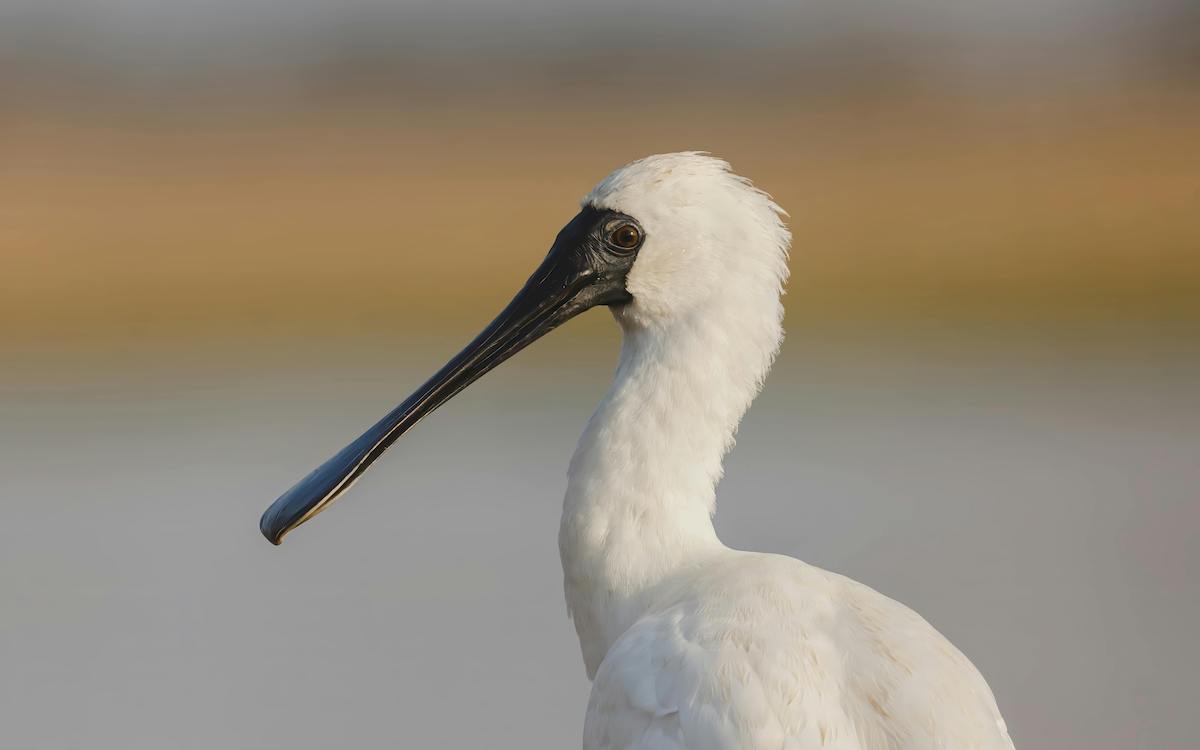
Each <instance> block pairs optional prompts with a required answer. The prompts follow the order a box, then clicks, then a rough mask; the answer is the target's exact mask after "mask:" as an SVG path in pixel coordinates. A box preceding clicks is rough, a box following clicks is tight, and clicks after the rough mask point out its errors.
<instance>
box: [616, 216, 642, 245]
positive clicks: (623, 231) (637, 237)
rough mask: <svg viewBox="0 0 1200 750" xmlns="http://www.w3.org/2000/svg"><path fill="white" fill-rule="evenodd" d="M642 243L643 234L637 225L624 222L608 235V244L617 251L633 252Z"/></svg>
mask: <svg viewBox="0 0 1200 750" xmlns="http://www.w3.org/2000/svg"><path fill="white" fill-rule="evenodd" d="M641 242H642V232H641V230H640V229H638V228H637V225H636V224H630V223H629V222H624V223H622V224H618V225H617V226H615V227H614V228H613V230H612V231H611V232H609V233H608V243H609V244H610V245H612V246H613V247H614V248H616V249H617V250H633V249H634V248H636V247H637V246H638V245H640V244H641Z"/></svg>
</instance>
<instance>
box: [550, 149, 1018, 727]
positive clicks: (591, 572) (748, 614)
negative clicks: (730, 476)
mask: <svg viewBox="0 0 1200 750" xmlns="http://www.w3.org/2000/svg"><path fill="white" fill-rule="evenodd" d="M584 204H585V205H588V204H590V205H593V206H595V207H597V208H601V209H613V210H617V211H621V212H623V213H625V214H628V215H630V216H633V217H636V218H637V219H638V220H639V221H640V222H641V223H642V225H643V226H644V227H645V230H646V240H645V244H644V246H643V247H642V249H641V251H640V253H639V255H638V257H637V260H636V261H635V263H634V265H633V267H632V269H631V270H630V272H629V277H628V290H629V292H630V293H631V295H632V297H633V302H631V303H630V304H628V305H625V306H622V307H618V308H614V316H615V317H616V319H617V322H618V323H619V324H620V326H621V328H622V331H623V335H624V337H623V343H622V349H621V358H620V364H619V366H618V368H617V373H616V377H615V380H614V382H613V384H612V387H611V388H610V390H609V392H608V394H607V395H606V396H605V397H604V399H603V401H602V402H601V404H600V406H599V408H598V409H597V411H596V413H595V415H594V416H593V417H592V419H591V420H590V421H589V423H588V426H587V428H586V430H585V431H584V434H583V436H582V438H581V439H580V442H579V447H578V449H577V450H576V453H575V456H574V458H573V459H572V462H571V468H570V472H569V481H568V489H567V494H566V498H565V501H564V508H563V518H562V526H561V530H560V535H559V542H560V549H561V553H562V562H563V571H564V575H565V588H566V597H567V605H568V608H569V610H570V613H571V615H572V617H573V619H574V621H575V625H576V629H577V631H578V633H579V639H580V645H581V648H582V650H583V658H584V663H585V665H586V668H587V673H588V676H589V677H590V678H592V680H593V687H592V694H591V699H590V701H589V704H588V709H587V718H586V721H585V727H584V739H583V745H584V748H585V750H618V749H620V750H632V749H634V748H636V749H638V750H667V749H674V748H687V749H688V750H733V749H734V748H739V749H746V748H751V749H754V750H758V749H765V748H772V749H786V750H817V749H818V748H832V749H836V750H883V749H885V748H887V749H896V750H901V749H903V750H917V749H918V748H919V749H925V748H929V749H933V748H939V749H946V750H950V749H957V750H966V749H968V748H979V749H981V750H993V749H995V750H1002V749H1005V748H1008V749H1010V750H1011V748H1012V742H1011V740H1010V739H1009V737H1008V734H1007V731H1006V729H1005V725H1004V721H1003V720H1002V719H1001V717H1000V713H999V711H998V710H997V708H996V704H995V700H994V699H993V697H992V694H991V691H990V690H989V689H988V687H987V684H986V683H985V682H984V680H983V678H982V677H981V676H980V675H979V673H978V672H977V671H976V670H975V668H974V667H973V666H972V665H971V663H970V662H969V661H968V660H967V659H966V657H964V656H963V655H962V654H961V653H960V652H959V651H958V650H957V649H955V648H954V646H952V645H951V644H950V643H949V642H948V641H947V640H946V639H945V638H943V637H942V636H941V634H939V633H938V632H937V631H936V630H934V629H933V628H932V627H931V626H930V625H929V624H928V623H926V622H925V621H924V620H923V619H921V618H920V617H919V616H918V615H916V614H915V613H913V612H912V611H911V610H909V609H907V608H906V607H904V606H903V605H901V604H899V603H897V602H895V601H893V600H891V599H888V598H887V597H885V596H883V595H881V594H878V593H876V592H875V591H873V590H871V589H870V588H867V587H866V586H863V585H862V584H859V583H856V582H854V581H851V580H849V579H847V578H844V577H842V576H839V575H836V574H833V573H828V572H826V571H823V570H820V569H818V568H814V567H812V566H810V565H806V564H805V563H802V562H800V561H798V560H794V559H791V558H788V557H783V556H779V555H769V554H760V553H754V552H742V551H737V550H732V549H729V548H727V547H725V546H724V545H723V544H721V542H720V540H718V539H717V536H716V533H715V531H714V530H713V525H712V521H711V517H712V513H713V509H714V499H715V488H716V484H717V482H718V480H719V479H720V477H721V471H722V469H721V465H722V461H723V458H724V456H725V454H726V452H727V451H728V450H729V448H730V447H731V446H732V444H733V436H734V433H735V431H736V429H737V425H738V422H739V421H740V420H741V417H742V415H743V414H744V413H745V411H746V409H747V408H748V407H749V405H750V402H751V400H752V399H753V398H754V396H755V395H756V394H757V392H758V390H759V387H760V385H761V383H762V380H763V378H764V376H765V375H766V373H767V370H768V369H769V368H770V365H771V362H772V360H773V359H774V356H775V353H776V351H777V349H778V347H779V344H780V341H781V340H782V336H783V329H782V325H781V322H782V315H783V307H782V305H781V302H780V295H781V294H782V287H783V284H784V282H785V280H786V278H787V249H788V245H789V242H790V235H789V234H788V231H787V229H786V228H785V227H784V225H783V223H782V221H781V219H780V214H781V211H780V209H779V207H778V206H776V205H775V204H774V203H773V202H772V201H771V199H770V198H769V197H768V196H767V195H766V194H764V193H762V192H760V191H758V190H756V189H755V188H753V187H752V186H751V185H750V183H749V182H747V181H746V180H744V179H742V178H740V177H737V176H735V175H734V174H732V173H731V172H730V171H729V168H728V165H727V164H726V163H725V162H723V161H720V160H718V159H714V158H712V157H709V156H706V155H702V154H697V153H681V154H666V155H660V156H652V157H649V158H646V159H642V160H640V161H636V162H633V163H632V164H629V165H627V166H625V167H622V168H621V169H619V170H617V171H616V172H614V173H613V174H611V175H610V176H609V177H607V178H606V179H605V180H604V181H602V182H601V183H600V184H599V185H598V186H597V187H596V188H595V189H594V190H593V191H592V192H591V193H590V194H589V195H588V196H586V197H585V199H584Z"/></svg>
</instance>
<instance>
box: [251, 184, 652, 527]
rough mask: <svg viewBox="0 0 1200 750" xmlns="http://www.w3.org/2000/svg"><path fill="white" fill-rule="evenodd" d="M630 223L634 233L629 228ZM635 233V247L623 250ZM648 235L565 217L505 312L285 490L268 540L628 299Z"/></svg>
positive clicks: (589, 215)
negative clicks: (481, 383)
mask: <svg viewBox="0 0 1200 750" xmlns="http://www.w3.org/2000/svg"><path fill="white" fill-rule="evenodd" d="M630 226H632V227H633V228H634V229H636V233H632V232H630ZM635 234H636V238H637V240H636V244H635V245H634V246H632V247H628V245H629V244H630V238H631V237H633V236H634V235H635ZM644 241H645V232H644V231H643V230H642V228H641V226H640V225H639V224H638V223H637V221H635V220H634V219H633V218H632V217H629V216H626V215H625V214H622V213H619V212H616V211H609V210H602V209H596V208H592V207H591V206H588V207H586V208H584V209H583V210H582V211H580V212H579V214H578V215H577V216H576V217H575V218H574V219H572V220H571V221H570V223H569V224H567V225H566V226H565V227H563V229H562V231H560V232H559V233H558V237H557V238H556V239H555V240H554V245H553V246H552V247H551V248H550V252H549V254H547V255H546V259H545V260H544V261H542V264H541V265H540V266H538V269H537V270H536V271H534V273H533V275H532V276H531V277H529V281H527V282H526V283H525V286H524V287H523V288H522V289H521V291H520V292H518V293H517V296H516V297H514V298H513V300H512V302H510V303H509V304H508V307H506V308H504V312H502V313H500V315H499V316H498V317H497V318H496V319H495V320H494V321H492V323H491V325H489V326H488V327H487V328H485V329H484V331H483V333H481V334H479V336H477V337H476V338H475V340H474V341H472V342H471V343H470V344H468V345H467V347H466V348H465V349H463V350H462V351H461V352H459V353H458V355H457V356H455V357H454V358H453V359H451V360H450V361H449V362H448V363H446V365H445V366H444V367H443V368H442V369H441V370H439V371H438V373H437V374H436V375H434V376H433V377H432V378H430V379H429V380H428V381H427V382H426V383H425V384H424V385H422V386H421V387H420V388H418V389H417V390H416V392H415V393H413V394H412V395H411V396H409V397H408V399H407V400H405V402H404V403H402V404H400V405H399V406H397V407H396V408H395V409H393V410H392V411H391V412H389V413H388V414H387V416H385V417H384V418H383V419H381V420H379V422H377V423H376V424H375V425H374V426H373V427H371V428H370V429H369V430H367V431H366V432H364V433H363V434H362V435H361V436H360V437H359V438H358V439H357V440H355V441H354V442H352V443H350V444H349V445H347V446H346V447H345V448H343V449H342V450H341V451H339V452H338V454H337V455H335V456H334V457H333V458H331V459H329V460H328V461H326V462H325V463H323V464H321V465H320V466H318V467H317V468H316V469H315V470H314V471H313V472H312V473H311V474H309V475H308V476H306V477H305V478H303V479H301V480H300V481H299V482H298V483H297V484H296V485H295V486H294V487H292V488H291V489H290V490H288V491H287V492H285V493H283V495H281V496H280V497H279V499H278V500H276V501H275V502H274V503H272V504H271V507H270V508H267V511H266V512H265V513H263V516H262V520H261V521H259V528H260V529H261V530H262V533H263V536H265V537H266V538H267V540H268V541H270V542H271V543H272V544H279V543H280V542H281V541H283V537H284V535H285V534H287V533H288V532H289V531H291V530H292V529H294V528H296V527H297V526H299V525H300V524H302V523H304V522H305V521H307V520H308V519H310V518H312V517H313V516H314V515H316V514H317V513H319V512H320V511H322V510H324V509H325V507H326V506H328V505H329V503H330V502H332V501H333V500H334V499H336V498H337V497H338V496H339V495H341V494H342V493H343V492H345V491H346V490H347V489H349V488H350V485H351V484H353V483H354V481H355V480H356V479H358V477H359V476H361V475H362V473H363V472H364V471H366V470H367V467H369V466H370V465H371V464H372V463H374V461H375V459H377V458H379V456H381V455H382V454H383V452H384V451H385V450H387V449H388V446H390V445H391V444H392V443H394V442H396V440H397V439H398V438H399V437H400V436H401V435H403V434H404V433H405V432H407V431H408V430H409V429H410V428H411V427H412V426H413V425H415V424H416V423H417V422H419V421H421V419H422V418H423V417H424V416H425V415H427V414H429V413H430V412H432V411H433V410H434V409H437V408H438V407H439V406H441V405H442V404H444V403H446V402H447V401H449V400H450V399H451V398H453V397H454V395H455V394H457V393H458V392H459V391H461V390H463V389H464V388H466V387H467V386H469V385H470V384H471V383H474V382H475V381H476V380H478V379H479V378H481V377H483V375H484V374H486V373H487V372H488V371H489V370H491V369H492V368H493V367H496V366H497V365H499V364H500V363H501V362H503V361H504V360H506V359H508V358H509V357H511V356H512V355H514V354H516V353H517V352H519V351H521V350H522V349H524V348H525V347H526V346H528V345H529V344H531V343H533V342H534V341H536V340H537V339H539V338H541V337H542V336H544V335H546V334H547V333H549V332H550V331H552V330H554V329H555V328H557V327H558V326H560V325H562V324H563V323H565V322H566V321H568V320H570V319H571V318H573V317H575V316H576V315H578V314H579V313H581V312H583V311H585V310H587V309H589V308H592V307H596V306H597V305H623V304H626V303H628V302H630V301H631V300H632V297H631V296H630V294H629V292H628V291H626V289H625V281H626V277H627V276H628V274H629V269H630V268H631V267H632V266H633V261H634V259H635V258H636V257H637V253H638V250H639V249H640V248H641V245H642V243H643V242H644Z"/></svg>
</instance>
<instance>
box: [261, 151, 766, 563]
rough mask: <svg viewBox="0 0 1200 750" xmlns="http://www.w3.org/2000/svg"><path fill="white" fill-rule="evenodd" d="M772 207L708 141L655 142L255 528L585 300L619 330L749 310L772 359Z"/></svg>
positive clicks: (347, 480) (359, 461) (312, 495)
mask: <svg viewBox="0 0 1200 750" xmlns="http://www.w3.org/2000/svg"><path fill="white" fill-rule="evenodd" d="M780 214H781V211H780V209H779V207H778V206H776V205H775V204H774V203H773V202H772V201H771V199H770V198H769V197H768V196H767V195H766V194H765V193H763V192H761V191H759V190H757V189H755V188H754V187H753V186H751V185H750V183H749V182H748V181H746V180H744V179H743V178H740V177H738V176H736V175H734V174H733V173H732V172H731V171H730V170H729V165H728V164H726V163H725V162H724V161H721V160H720V159H716V158H713V157H711V156H707V155H704V154H700V153H695V152H685V153H677V154H663V155H658V156H650V157H647V158H645V159H641V160H639V161H635V162H632V163H630V164H628V165H626V166H624V167H621V168H620V169H618V170H616V171H615V172H613V173H612V174H610V175H609V176H608V177H606V178H605V179H604V180H603V181H601V182H600V184H598V185H597V186H596V187H595V188H594V189H593V190H592V191H591V192H590V193H589V194H588V195H587V196H586V197H585V198H584V200H583V206H582V210H580V212H579V213H578V214H577V215H576V216H575V217H574V218H573V219H571V221H570V222H568V223H567V225H566V226H564V227H563V229H562V230H561V231H560V232H559V233H558V236H557V237H556V238H555V240H554V243H553V245H552V246H551V248H550V251H549V253H548V254H547V255H546V257H545V259H544V260H543V261H542V263H541V265H540V266H539V267H538V268H537V270H536V271H534V273H533V275H532V276H530V278H529V280H528V281H527V282H526V283H525V286H524V287H522V289H521V290H520V291H519V292H518V293H517V295H516V296H515V297H514V298H513V300H512V302H510V303H509V305H508V306H507V307H506V308H505V309H504V310H503V311H502V312H501V313H500V315H499V316H498V317H497V318H496V319H495V320H494V321H492V323H491V324H490V325H489V326H488V327H487V328H486V329H484V331H483V332H482V333H480V334H479V336H477V337H476V338H475V340H474V341H472V342H471V343H470V344H468V345H467V347H466V348H465V349H463V350H462V351H461V352H460V353H459V354H458V355H456V356H455V357H454V358H453V359H451V360H450V361H449V362H448V363H446V365H445V366H444V367H442V369H441V370H439V371H438V372H437V373H436V374H435V375H434V376H433V377H432V378H430V379H429V380H428V381H427V382H426V383H425V384H424V385H422V386H421V387H420V388H418V389H417V390H416V392H414V393H413V394H412V395H411V396H409V398H408V399H407V400H406V401H405V402H404V403H402V404H400V405H399V406H397V407H396V408H395V409H393V410H392V411H391V412H389V413H388V414H387V415H386V416H384V417H383V419H381V420H379V422H377V423H376V424H375V425H374V426H372V427H371V428H370V429H368V430H367V431H366V432H365V433H363V434H362V435H361V436H360V437H359V438H358V439H356V440H354V441H353V442H352V443H350V444H349V445H347V446H346V447H345V448H343V449H342V450H341V451H339V452H338V453H337V454H336V455H335V456H333V457H332V458H330V459H329V460H328V461H326V462H325V463H324V464H322V465H321V466H319V467H317V469H316V470H314V471H313V472H312V473H310V474H309V475H308V476H306V477H305V478H304V479H302V480H300V481H299V482H298V483H297V484H296V485H295V486H293V487H292V488H291V489H290V490H288V491H287V492H285V493H284V494H283V495H281V496H280V497H279V499H277V500H276V501H275V502H274V503H273V504H272V505H271V507H269V508H268V509H267V511H266V512H265V513H264V514H263V516H262V520H261V521H260V523H259V527H260V529H261V530H262V533H263V535H264V536H266V537H267V539H268V540H270V541H271V542H272V543H274V544H279V543H280V542H281V541H282V539H283V537H284V535H285V534H287V533H288V532H289V531H291V530H292V529H294V528H295V527H297V526H299V525H300V524H302V523H304V522H305V521H307V520H309V519H310V518H312V517H313V516H315V515H316V514H317V513H319V512H320V511H322V510H323V509H325V508H326V507H328V505H329V504H330V503H331V502H332V501H333V500H334V499H336V498H337V497H339V496H340V495H341V494H342V493H344V492H345V491H346V490H347V489H349V487H350V486H351V485H352V484H353V483H354V482H355V481H356V480H357V479H358V478H359V477H360V476H361V475H362V474H363V472H365V471H366V470H367V468H368V467H369V466H370V465H371V464H372V463H373V462H374V461H375V460H376V459H377V458H379V456H380V455H382V453H383V452H384V451H385V450H387V448H388V447H389V446H390V445H392V443H394V442H395V441H396V440H397V439H398V438H399V437H400V436H401V435H403V434H404V433H405V432H407V431H408V430H409V429H410V428H411V427H412V426H413V425H415V424H416V423H417V422H419V421H420V420H421V419H422V418H423V417H425V416H426V415H428V414H429V413H431V412H432V411H434V410H435V409H437V408H438V407H439V406H441V405H442V404H443V403H445V402H446V401H448V400H449V399H450V398H452V397H453V396H454V395H455V394H457V393H459V392H460V391H462V390H463V389H464V388H466V387H467V386H469V385H470V384H471V383H473V382H475V381H476V380H477V379H479V378H480V377H482V376H483V375H484V374H486V373H487V372H488V371H490V370H491V369H492V368H494V367H496V366H497V365H499V364H500V363H501V362H503V361H505V360H506V359H508V358H509V357H511V356H512V355H513V354H515V353H517V352H518V351H520V350H521V349H523V348H525V347H526V346H528V345H529V344H531V343H532V342H534V341H536V340H537V339H538V338H540V337H542V336H544V335H545V334H547V333H549V332H550V331H552V330H554V329H555V328H557V327H558V326H559V325H561V324H563V323H564V322H566V321H567V320H570V319H571V318H573V317H575V316H576V315H578V314H580V313H582V312H584V311H585V310H588V309H590V308H592V307H597V306H608V307H610V308H612V310H613V313H614V315H615V316H616V318H617V320H618V322H619V323H620V324H621V325H622V326H623V327H624V328H625V329H626V330H630V329H654V330H656V331H660V332H665V334H666V335H670V331H671V330H672V328H673V327H674V326H676V325H679V324H685V325H692V326H695V325H704V324H705V319H702V318H698V316H697V313H698V312H699V311H716V314H710V315H708V316H707V320H713V319H716V320H724V321H727V322H728V321H734V322H739V321H741V322H744V323H746V324H747V325H745V326H742V327H743V328H745V334H746V336H748V337H750V338H748V339H747V340H748V341H750V342H751V343H753V344H754V350H755V351H757V352H760V353H761V354H762V355H763V356H764V357H766V358H767V359H769V358H770V357H771V356H773V354H774V349H775V347H776V346H777V345H778V341H779V338H780V335H781V329H780V320H781V318H782V307H781V305H780V302H779V295H780V291H781V286H782V284H783V281H784V279H785V278H786V276H787V264H786V252H787V244H788V240H789V235H788V232H787V229H786V228H784V226H783V224H782V222H781V220H780ZM740 331H741V329H738V332H736V333H733V334H731V335H735V336H738V337H741V336H742V334H741V332H740ZM760 340H761V341H760ZM759 341H760V343H754V342H759Z"/></svg>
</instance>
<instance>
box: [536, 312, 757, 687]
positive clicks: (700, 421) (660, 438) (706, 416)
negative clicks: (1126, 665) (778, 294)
mask: <svg viewBox="0 0 1200 750" xmlns="http://www.w3.org/2000/svg"><path fill="white" fill-rule="evenodd" d="M717 319H718V320H721V318H720V317H718V318H717ZM725 319H726V320H727V319H728V318H725ZM710 320H711V319H710ZM777 339H778V337H777V336H776V340H775V342H769V343H766V344H763V343H756V342H754V341H752V340H746V339H744V338H740V337H738V336H731V335H730V331H728V330H720V329H718V328H716V327H715V326H713V325H706V324H705V321H704V320H682V321H677V322H676V324H675V325H673V326H671V327H669V328H660V329H650V328H629V327H627V328H626V330H625V336H624V338H623V341H622V347H621V359H620V364H619V365H618V368H617V372H616V376H615V378H614V381H613V384H612V386H611V388H610V389H609V391H608V393H607V394H606V395H605V397H604V399H603V400H602V401H601V403H600V405H599V407H598V408H597V410H596V412H595V414H594V415H593V416H592V418H591V419H590V420H589V422H588V425H587V427H586V429H585V430H584V433H583V436H582V437H581V438H580V441H579V445H578V448H577V449H576V452H575V455H574V458H573V459H572V460H571V467H570V470H569V472H568V485H567V493H566V498H565V500H564V503H563V517H562V524H561V527H560V530H559V549H560V553H561V556H562V563H563V573H564V577H565V582H564V583H565V589H566V596H567V607H568V610H569V611H570V614H571V616H572V619H573V620H574V621H575V627H576V630H577V632H578V633H579V639H580V645H581V647H582V650H583V656H584V662H585V664H586V666H587V670H588V675H589V677H591V676H593V675H594V674H595V670H596V668H597V667H598V666H599V663H600V661H601V660H602V659H603V658H604V655H605V654H606V653H607V651H608V648H609V647H610V646H611V644H612V642H613V641H614V640H615V639H616V638H617V637H619V636H620V635H621V633H623V632H624V631H625V630H626V629H627V628H628V627H629V626H630V625H631V624H632V623H633V622H634V621H636V620H637V619H638V618H639V617H641V616H642V615H643V614H645V613H646V611H647V607H649V606H650V605H651V603H652V602H653V600H654V599H655V595H656V593H658V592H660V591H661V589H662V587H663V586H664V585H666V584H668V583H669V582H670V580H671V579H672V578H674V577H676V576H678V575H680V574H681V573H683V572H685V571H687V570H688V569H690V568H693V567H694V566H696V565H699V564H703V562H704V561H705V560H708V559H711V557H712V556H713V555H714V554H720V553H721V552H723V551H725V550H726V548H725V547H724V546H723V545H722V544H721V542H720V541H719V540H718V539H717V535H716V532H715V530H714V528H713V524H712V513H713V510H714V504H715V492H716V485H717V482H718V481H719V480H720V478H721V472H722V463H723V460H724V456H725V454H726V452H728V450H729V448H730V447H731V446H732V444H733V436H734V432H735V431H736V429H737V425H738V422H739V421H740V420H741V417H742V415H743V414H744V413H745V411H746V409H747V407H748V406H749V404H750V401H751V400H752V399H753V398H754V395H755V394H756V393H757V391H758V387H759V384H760V383H761V380H762V376H763V375H764V374H765V372H766V369H767V368H768V367H769V365H770V360H771V357H772V356H773V354H774V349H775V346H776V344H777ZM731 342H741V343H743V344H744V345H746V346H754V347H756V348H757V349H762V348H763V347H764V346H765V347H766V348H768V349H769V351H768V352H766V354H765V355H763V354H762V353H761V352H754V351H746V352H742V351H733V350H731V346H736V344H733V343H731Z"/></svg>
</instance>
